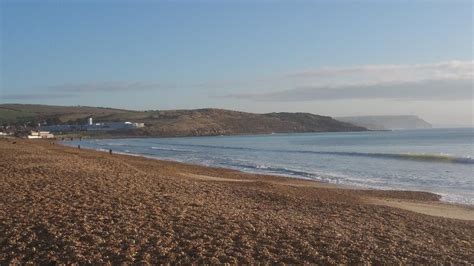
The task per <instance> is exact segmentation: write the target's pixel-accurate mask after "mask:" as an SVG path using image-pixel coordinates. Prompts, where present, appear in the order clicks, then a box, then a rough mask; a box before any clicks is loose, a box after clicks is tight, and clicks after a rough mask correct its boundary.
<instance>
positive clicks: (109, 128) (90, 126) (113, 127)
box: [39, 117, 145, 132]
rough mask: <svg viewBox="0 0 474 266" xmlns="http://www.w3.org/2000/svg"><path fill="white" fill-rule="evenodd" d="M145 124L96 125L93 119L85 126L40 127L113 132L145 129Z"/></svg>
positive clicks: (88, 120)
mask: <svg viewBox="0 0 474 266" xmlns="http://www.w3.org/2000/svg"><path fill="white" fill-rule="evenodd" d="M144 126H145V124H144V123H133V122H105V123H94V121H93V120H92V117H89V118H88V119H87V124H84V125H40V126H39V129H40V130H41V131H50V132H73V131H112V130H127V129H134V128H142V127H144Z"/></svg>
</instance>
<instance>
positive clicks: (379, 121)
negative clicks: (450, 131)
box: [335, 115, 432, 130]
mask: <svg viewBox="0 0 474 266" xmlns="http://www.w3.org/2000/svg"><path fill="white" fill-rule="evenodd" d="M335 119H337V120H339V121H343V122H346V123H351V124H354V125H357V126H361V127H365V128H367V129H370V130H393V129H423V128H431V127H432V126H431V124H430V123H428V122H426V121H425V120H423V119H421V118H419V117H418V116H416V115H380V116H346V117H336V118H335Z"/></svg>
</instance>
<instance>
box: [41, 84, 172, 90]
mask: <svg viewBox="0 0 474 266" xmlns="http://www.w3.org/2000/svg"><path fill="white" fill-rule="evenodd" d="M173 87H174V86H173V85H165V84H161V83H146V82H119V81H112V82H89V83H67V84H61V85H55V86H50V87H48V88H47V89H48V90H54V91H68V92H119V91H120V92H121V91H130V92H131V91H147V90H160V89H166V88H173Z"/></svg>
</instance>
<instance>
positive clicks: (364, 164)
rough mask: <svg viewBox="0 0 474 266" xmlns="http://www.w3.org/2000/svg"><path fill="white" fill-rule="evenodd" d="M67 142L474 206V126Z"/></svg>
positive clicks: (68, 143)
mask: <svg viewBox="0 0 474 266" xmlns="http://www.w3.org/2000/svg"><path fill="white" fill-rule="evenodd" d="M65 144H66V145H74V146H77V145H79V144H80V145H81V147H86V148H92V149H97V150H105V151H108V150H109V149H112V150H114V152H121V153H128V154H138V155H143V156H147V157H154V158H159V159H166V160H173V161H180V162H186V163H192V164H199V165H206V166H214V167H225V168H232V169H238V170H242V171H246V172H255V173H267V174H278V175H286V176H292V177H297V178H305V179H314V180H319V181H324V182H331V183H336V184H347V185H353V186H359V187H367V188H379V189H402V190H421V191H429V192H434V193H437V194H440V195H442V196H443V200H446V201H451V202H459V203H465V204H471V205H474V129H472V128H469V129H429V130H405V131H384V132H381V131H380V132H354V133H307V134H274V135H256V136H221V137H188V138H141V139H137V138H133V139H100V140H94V139H88V140H82V141H72V142H69V141H68V142H65Z"/></svg>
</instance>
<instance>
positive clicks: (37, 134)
mask: <svg viewBox="0 0 474 266" xmlns="http://www.w3.org/2000/svg"><path fill="white" fill-rule="evenodd" d="M52 138H54V135H53V134H51V133H49V131H31V133H30V135H28V139H52Z"/></svg>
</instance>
